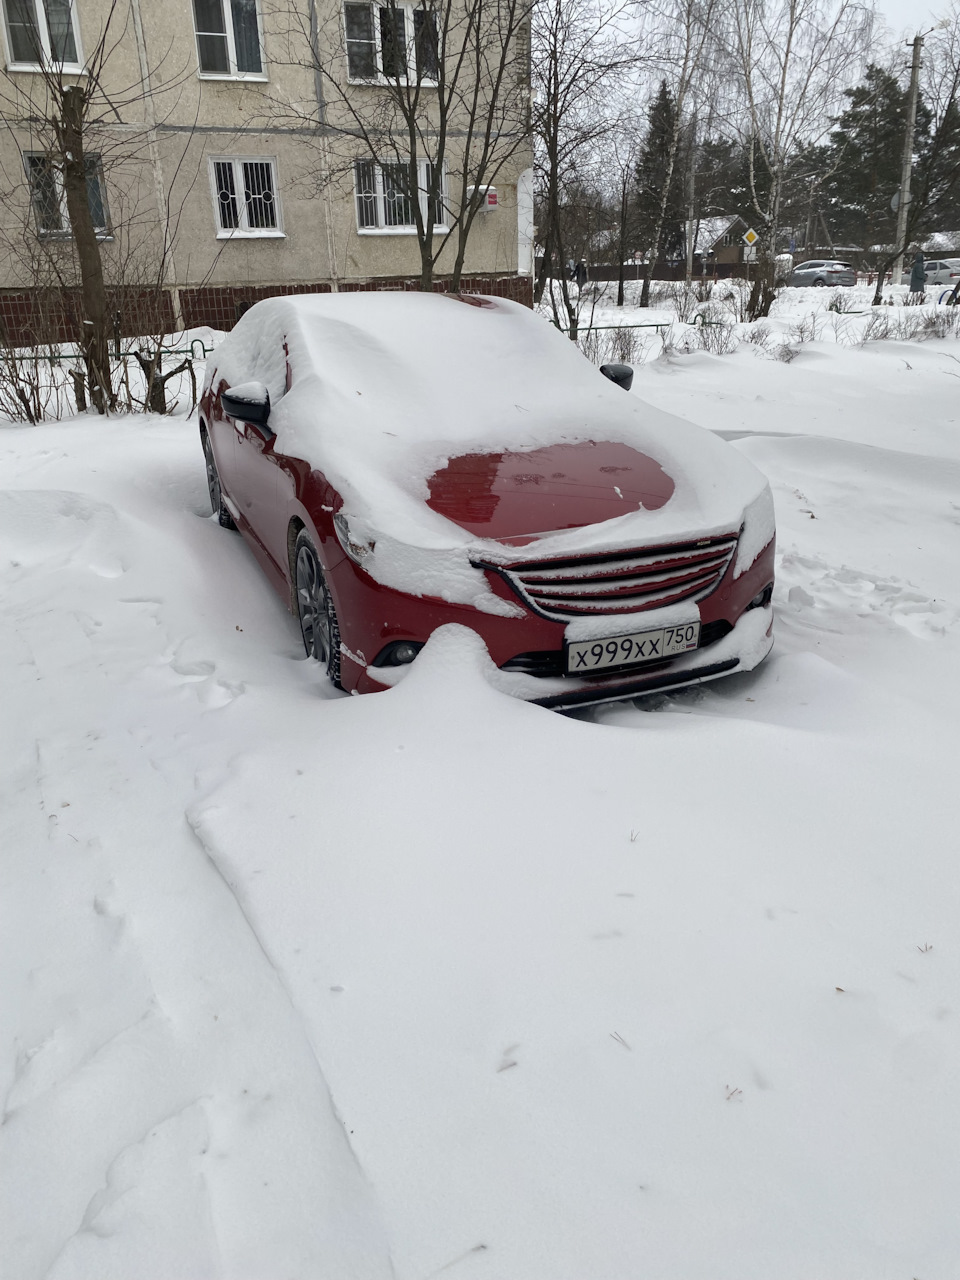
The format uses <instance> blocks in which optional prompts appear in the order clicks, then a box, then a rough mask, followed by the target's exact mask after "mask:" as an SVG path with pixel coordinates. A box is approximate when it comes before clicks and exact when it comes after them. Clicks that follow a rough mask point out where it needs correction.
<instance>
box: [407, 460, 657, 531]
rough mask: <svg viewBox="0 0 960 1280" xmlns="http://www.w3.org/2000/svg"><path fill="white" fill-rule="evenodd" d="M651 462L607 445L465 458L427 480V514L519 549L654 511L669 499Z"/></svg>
mask: <svg viewBox="0 0 960 1280" xmlns="http://www.w3.org/2000/svg"><path fill="white" fill-rule="evenodd" d="M674 487H675V486H674V482H673V479H672V478H671V477H670V476H669V475H668V474H667V472H666V471H664V469H663V467H661V466H660V464H659V463H658V462H655V461H654V460H653V458H651V457H649V456H648V455H647V454H645V453H640V452H639V451H638V450H637V449H633V448H631V447H630V446H629V445H625V444H619V443H617V442H615V441H611V440H588V441H583V442H581V443H579V444H554V445H548V446H547V447H546V448H543V449H532V450H530V451H528V452H525V453H523V452H509V451H504V452H496V453H466V454H460V455H459V456H457V457H453V458H451V459H450V460H449V461H448V462H447V464H446V466H444V467H441V468H439V469H438V470H437V471H434V472H433V474H432V475H431V476H430V477H429V478H428V479H427V488H428V490H429V496H428V497H427V506H428V507H430V508H431V509H432V510H434V511H436V512H438V514H440V515H442V516H445V517H446V518H447V519H448V520H452V521H453V523H454V524H457V525H459V526H460V528H461V529H465V530H467V531H468V532H469V533H474V534H476V535H478V536H479V537H481V538H493V539H495V540H496V541H498V542H501V543H504V544H505V545H508V546H522V545H524V544H526V543H528V542H530V541H533V540H534V539H535V538H537V537H542V536H543V535H545V534H549V533H555V532H559V531H560V530H562V529H579V528H583V527H585V526H586V525H593V524H599V523H600V522H602V521H604V520H612V519H614V518H615V517H617V516H622V515H626V514H627V513H628V512H633V511H638V510H641V509H643V510H646V511H656V510H658V509H659V508H660V507H662V506H663V504H664V503H665V502H667V501H668V499H669V498H670V497H671V495H672V494H673V491H674Z"/></svg>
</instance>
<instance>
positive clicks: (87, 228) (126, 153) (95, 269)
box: [0, 0, 184, 413]
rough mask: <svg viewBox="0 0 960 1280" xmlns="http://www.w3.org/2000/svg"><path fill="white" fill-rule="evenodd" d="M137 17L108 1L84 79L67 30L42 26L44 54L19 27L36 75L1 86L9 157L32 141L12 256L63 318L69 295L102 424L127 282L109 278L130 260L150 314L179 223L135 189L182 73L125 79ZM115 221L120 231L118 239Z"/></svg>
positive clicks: (29, 28)
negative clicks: (158, 111)
mask: <svg viewBox="0 0 960 1280" xmlns="http://www.w3.org/2000/svg"><path fill="white" fill-rule="evenodd" d="M135 16H136V6H130V5H124V4H122V2H121V0H109V3H108V4H107V6H106V10H105V12H104V15H103V19H102V23H101V26H100V29H99V31H97V32H96V33H95V38H94V39H93V41H92V47H91V41H90V37H91V31H90V29H89V28H88V29H87V32H86V34H87V44H88V47H87V52H86V57H85V60H84V66H83V70H82V71H80V70H78V68H77V50H76V48H75V45H74V35H73V31H72V28H71V27H70V26H69V23H67V24H66V25H65V26H64V25H63V24H60V26H57V25H56V24H55V23H54V22H53V20H52V19H50V18H49V17H48V18H47V21H48V22H49V24H50V39H49V41H48V42H47V43H48V44H49V48H47V47H44V43H43V41H42V39H41V34H40V32H39V31H38V30H37V28H36V25H35V24H32V22H31V23H24V24H22V25H21V27H20V28H19V29H18V39H19V40H20V41H22V42H24V45H25V47H24V48H23V49H22V50H21V54H20V56H21V57H24V58H25V60H28V61H32V63H33V64H34V65H35V67H36V74H34V75H30V76H27V77H8V78H7V79H5V80H4V82H3V86H2V88H0V109H2V111H3V114H4V116H5V117H6V124H7V127H8V129H10V131H11V133H13V134H14V136H15V137H17V138H18V150H19V147H20V145H21V144H20V142H19V137H20V136H22V133H23V132H24V131H26V132H27V133H28V134H29V137H30V144H29V145H30V151H29V153H28V154H25V155H24V156H23V157H22V161H23V165H24V168H22V169H21V170H20V173H19V175H18V177H17V178H16V179H15V180H14V181H13V182H12V183H10V182H9V177H10V175H8V192H12V193H14V194H19V193H23V194H25V196H26V200H25V212H26V217H25V225H24V228H23V230H24V233H25V235H26V237H27V241H28V243H25V244H23V245H22V246H21V248H22V249H23V253H22V256H21V261H27V262H28V263H30V264H31V266H32V268H33V275H32V278H31V283H32V284H33V285H34V287H36V286H37V285H40V286H44V285H45V286H47V287H57V288H59V291H60V296H61V307H62V305H63V301H62V300H63V299H64V298H65V297H68V296H70V295H71V294H72V293H73V291H74V287H75V284H76V285H77V286H78V287H77V289H76V292H77V293H78V294H79V301H80V307H79V311H80V314H79V317H78V319H79V324H80V340H79V345H80V351H81V356H82V362H83V366H84V382H85V386H86V391H87V392H88V393H89V397H90V401H91V403H92V404H93V406H94V407H95V408H96V409H97V410H98V412H100V413H106V412H108V411H109V410H110V409H112V408H113V407H114V406H115V403H116V389H115V387H114V383H113V376H112V368H111V340H112V339H115V338H116V337H117V333H118V329H117V323H116V305H115V301H116V298H115V289H116V284H117V283H118V279H117V277H118V274H119V275H120V276H122V275H123V274H124V272H123V270H122V269H121V270H120V271H119V273H118V270H117V268H118V266H119V264H121V263H126V264H129V263H130V262H132V261H134V260H137V261H138V267H137V272H138V275H139V278H140V281H141V288H140V293H141V302H144V301H145V295H146V293H148V292H149V293H151V294H152V297H151V303H150V305H152V306H154V307H155V306H157V305H158V300H159V284H160V283H162V281H163V279H164V278H165V275H166V271H167V266H168V262H169V254H170V249H171V244H172V235H173V233H174V230H175V228H174V223H175V221H176V217H175V215H172V214H171V209H170V207H169V205H164V206H161V207H158V199H157V196H158V193H157V192H156V191H155V190H154V189H153V188H152V184H150V183H149V181H148V182H147V183H146V187H147V189H146V191H144V190H143V189H141V188H142V187H143V184H144V179H143V165H142V157H143V153H144V151H145V150H148V149H149V148H150V147H151V146H153V145H155V129H156V118H155V104H156V97H157V95H158V93H162V92H169V91H171V90H174V89H176V88H177V87H178V86H179V84H181V83H182V82H183V79H184V73H183V72H182V71H181V72H179V73H174V74H173V75H172V76H167V77H165V78H164V81H163V84H162V85H159V86H158V84H157V83H156V77H158V76H159V75H160V74H161V73H162V71H163V63H164V59H160V61H159V63H158V65H157V66H155V67H154V68H153V72H154V76H155V80H154V83H153V84H152V85H151V84H150V83H149V82H148V80H147V77H146V75H145V72H144V69H143V67H142V65H140V64H137V70H136V72H135V73H134V75H133V76H132V77H131V76H130V74H129V70H128V68H129V65H130V64H129V56H128V53H129V50H130V49H131V48H132V47H133V46H134V45H135V44H136V43H138V35H139V32H137V31H136V30H135V27H136V23H135V20H134V19H135ZM124 171H126V173H125V178H124V179H123V180H122V181H121V182H119V183H118V184H117V186H116V187H115V188H114V191H113V194H114V196H115V197H116V205H115V208H114V214H115V215H116V214H118V213H120V214H121V216H120V218H119V219H116V218H115V219H114V220H111V218H110V215H109V213H108V205H107V201H106V195H105V182H104V178H105V174H107V173H112V174H113V175H115V176H116V175H117V174H122V173H124ZM114 221H116V222H117V223H118V224H119V226H120V227H122V233H121V234H119V235H118V234H115V232H116V227H115V225H114ZM108 241H109V242H110V245H111V249H110V256H109V258H107V257H106V256H105V244H106V243H107V242H108ZM148 260H149V261H148ZM111 276H112V279H111ZM148 280H149V281H151V282H152V288H150V289H147V287H146V283H145V282H146V281H148ZM111 286H113V288H112V287H111ZM112 294H113V295H114V296H112ZM151 327H153V325H151ZM78 386H79V384H78ZM78 398H82V396H80V395H78Z"/></svg>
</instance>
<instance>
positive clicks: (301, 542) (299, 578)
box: [294, 532, 340, 689]
mask: <svg viewBox="0 0 960 1280" xmlns="http://www.w3.org/2000/svg"><path fill="white" fill-rule="evenodd" d="M294 571H295V576H296V588H297V616H298V617H299V619H300V634H301V635H302V636H303V647H304V649H305V650H306V653H307V657H308V658H316V660H317V661H318V662H320V663H322V664H323V666H324V669H325V670H326V673H327V675H328V676H329V677H330V679H331V681H332V682H333V684H335V685H336V686H337V688H338V689H339V688H340V625H339V623H338V621H337V611H336V608H335V607H334V603H333V599H332V597H331V595H330V592H329V590H328V588H327V582H326V579H325V578H324V576H323V569H322V568H321V566H320V557H319V556H318V555H317V550H316V547H314V545H313V543H312V542H311V540H310V537H309V535H308V534H307V533H305V532H301V533H300V536H299V537H298V538H297V545H296V549H295V551H294Z"/></svg>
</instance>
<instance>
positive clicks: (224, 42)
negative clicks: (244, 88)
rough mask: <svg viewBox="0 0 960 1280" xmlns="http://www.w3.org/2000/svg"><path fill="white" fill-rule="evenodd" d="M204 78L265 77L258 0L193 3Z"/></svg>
mask: <svg viewBox="0 0 960 1280" xmlns="http://www.w3.org/2000/svg"><path fill="white" fill-rule="evenodd" d="M193 19H194V24H195V27H196V32H197V57H198V58H199V60H200V74H201V75H202V76H228V77H230V76H260V77H263V57H262V55H261V52H260V17H259V14H258V13H257V0H193Z"/></svg>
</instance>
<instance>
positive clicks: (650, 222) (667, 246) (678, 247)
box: [637, 80, 685, 258]
mask: <svg viewBox="0 0 960 1280" xmlns="http://www.w3.org/2000/svg"><path fill="white" fill-rule="evenodd" d="M676 126H677V104H676V99H675V98H674V96H673V94H672V93H671V92H670V90H669V89H668V88H667V83H666V81H665V80H664V81H661V83H660V91H659V93H658V94H657V96H656V98H655V99H654V100H653V102H652V103H651V104H650V108H649V110H648V111H647V136H646V138H645V139H644V143H643V148H642V150H641V152H640V159H639V161H638V163H637V227H638V236H639V240H640V244H641V245H642V246H643V247H644V248H646V247H647V246H648V245H649V244H650V242H651V240H652V238H653V236H654V234H655V229H656V225H657V221H658V219H659V216H660V206H661V201H662V199H663V193H664V183H665V181H666V173H667V170H668V168H669V154H670V140H671V138H673V136H674V131H675V129H676ZM684 217H685V214H684V207H683V169H682V165H680V164H675V165H674V169H673V174H672V176H671V179H670V188H669V192H668V195H667V209H666V217H665V219H664V223H663V230H662V232H661V235H660V254H659V256H660V257H661V258H675V257H679V256H680V254H681V253H682V252H683V234H684V230H683V228H684Z"/></svg>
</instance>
